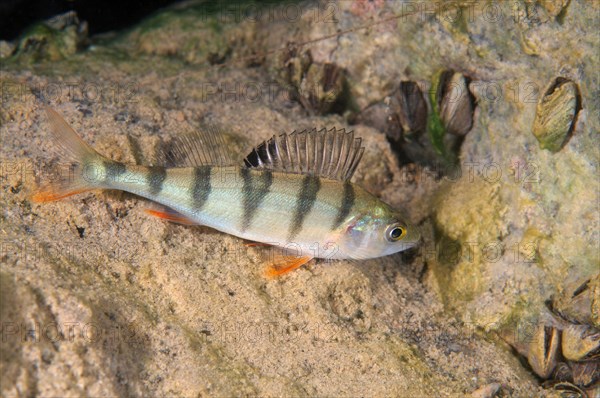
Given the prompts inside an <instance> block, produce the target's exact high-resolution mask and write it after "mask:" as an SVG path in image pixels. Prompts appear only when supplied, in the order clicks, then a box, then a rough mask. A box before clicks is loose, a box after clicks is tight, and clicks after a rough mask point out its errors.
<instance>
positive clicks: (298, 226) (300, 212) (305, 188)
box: [288, 175, 321, 242]
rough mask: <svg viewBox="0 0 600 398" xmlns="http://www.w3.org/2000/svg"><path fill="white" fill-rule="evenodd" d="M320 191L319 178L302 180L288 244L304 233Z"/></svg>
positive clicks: (309, 176)
mask: <svg viewBox="0 0 600 398" xmlns="http://www.w3.org/2000/svg"><path fill="white" fill-rule="evenodd" d="M319 189H321V180H319V177H315V176H312V175H307V176H306V177H304V179H303V180H302V188H300V193H299V195H298V199H297V201H296V209H295V210H294V217H293V219H292V224H291V225H290V229H289V231H288V242H292V241H293V240H294V238H295V237H296V236H298V234H299V233H300V232H301V231H302V226H303V224H304V220H305V219H306V216H308V213H310V210H311V209H312V207H313V206H314V204H315V202H316V201H317V194H318V193H319Z"/></svg>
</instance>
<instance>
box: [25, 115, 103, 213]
mask: <svg viewBox="0 0 600 398" xmlns="http://www.w3.org/2000/svg"><path fill="white" fill-rule="evenodd" d="M44 110H45V111H46V116H47V117H48V124H49V125H50V132H51V134H52V138H53V143H54V144H55V146H56V147H57V149H58V150H59V154H60V156H61V161H63V162H68V163H70V164H72V165H73V167H74V169H73V171H74V172H73V173H71V174H70V176H69V178H68V179H62V180H58V181H53V182H51V183H49V184H46V185H44V186H42V187H41V188H40V189H39V190H38V192H36V193H34V194H33V195H32V196H31V200H32V201H33V202H36V203H44V202H51V201H54V200H59V199H63V198H66V197H68V196H71V195H75V194H78V193H82V192H86V191H89V190H91V189H96V188H102V186H100V184H99V181H94V180H92V179H89V178H88V179H86V178H85V177H84V172H83V170H84V169H85V166H86V165H87V164H90V163H91V162H103V161H108V159H106V158H104V157H103V156H102V155H100V154H99V153H98V152H96V151H95V150H94V149H93V148H92V147H90V146H89V145H88V144H86V143H85V142H84V141H83V140H82V139H81V137H79V136H78V135H77V133H76V132H75V130H73V129H72V128H71V126H69V124H68V123H67V122H66V121H65V120H64V119H63V118H62V117H61V116H60V115H59V114H58V113H57V112H56V111H54V110H53V109H51V108H50V107H48V106H44Z"/></svg>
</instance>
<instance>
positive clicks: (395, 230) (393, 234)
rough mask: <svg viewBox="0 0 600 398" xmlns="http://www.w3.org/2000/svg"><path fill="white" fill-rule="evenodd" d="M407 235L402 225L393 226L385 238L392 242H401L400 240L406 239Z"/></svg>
mask: <svg viewBox="0 0 600 398" xmlns="http://www.w3.org/2000/svg"><path fill="white" fill-rule="evenodd" d="M405 235H406V228H404V227H402V226H400V225H391V226H390V227H389V228H388V229H387V231H386V233H385V237H386V238H387V240H388V241H390V242H396V241H399V240H400V239H402V238H404V236H405Z"/></svg>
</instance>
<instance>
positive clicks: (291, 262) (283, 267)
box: [265, 256, 312, 278]
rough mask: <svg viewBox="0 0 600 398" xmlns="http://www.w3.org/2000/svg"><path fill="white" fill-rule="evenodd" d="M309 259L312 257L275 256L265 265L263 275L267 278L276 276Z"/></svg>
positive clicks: (299, 265)
mask: <svg viewBox="0 0 600 398" xmlns="http://www.w3.org/2000/svg"><path fill="white" fill-rule="evenodd" d="M310 260H312V257H310V256H303V257H295V256H276V257H275V259H273V261H272V262H270V263H269V265H268V266H267V269H266V271H265V275H266V276H267V277H268V278H277V277H279V276H282V275H285V274H287V273H288V272H291V271H293V270H295V269H297V268H300V267H301V266H303V265H304V264H306V263H308V262H309V261H310Z"/></svg>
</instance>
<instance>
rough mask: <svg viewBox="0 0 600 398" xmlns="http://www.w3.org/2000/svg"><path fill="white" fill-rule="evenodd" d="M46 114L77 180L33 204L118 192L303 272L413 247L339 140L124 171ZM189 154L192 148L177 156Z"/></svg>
mask: <svg viewBox="0 0 600 398" xmlns="http://www.w3.org/2000/svg"><path fill="white" fill-rule="evenodd" d="M46 111H47V114H48V117H49V120H50V125H51V127H52V129H51V131H52V132H53V134H54V137H55V138H56V140H57V143H58V144H59V146H61V147H62V149H63V153H65V155H66V156H68V157H69V158H70V160H71V161H74V162H76V163H77V164H78V168H77V172H76V176H77V177H76V178H75V180H73V181H70V182H68V183H63V184H62V185H56V184H55V185H53V186H50V187H47V188H46V189H45V190H42V191H41V192H39V193H38V194H36V195H35V196H34V200H36V201H38V202H44V201H49V200H55V199H59V198H62V197H65V196H68V195H70V194H73V193H78V192H82V191H85V190H89V189H116V190H122V191H126V192H130V193H132V194H135V195H139V196H142V197H144V198H147V199H150V200H152V201H154V202H157V203H160V204H162V205H164V206H166V207H168V208H169V209H172V211H173V212H174V213H175V214H177V215H179V216H180V217H181V219H184V220H187V221H188V222H189V223H191V224H201V225H205V226H208V227H212V228H214V229H217V230H219V231H222V232H225V233H228V234H231V235H235V236H238V237H241V238H244V239H247V240H251V241H256V242H262V243H267V244H270V245H275V246H280V247H283V248H285V249H286V250H287V251H288V252H290V253H292V256H293V257H296V258H302V259H304V260H303V261H304V262H306V261H308V260H310V259H312V258H329V259H346V258H348V259H350V258H351V259H365V258H373V257H379V256H383V255H387V254H391V253H394V252H397V251H401V250H405V249H407V248H410V247H412V246H414V245H415V244H416V243H417V241H418V239H419V235H418V232H417V231H416V229H414V227H412V226H410V225H409V224H407V223H406V222H404V221H403V219H402V218H401V217H400V215H399V214H398V213H397V212H395V211H394V210H393V209H392V208H391V207H390V206H388V205H387V204H385V203H384V202H382V201H381V200H379V199H378V198H377V197H375V196H374V195H372V194H370V193H369V192H367V191H366V190H364V189H363V188H361V187H360V186H358V185H356V184H353V183H351V182H350V180H349V177H350V176H351V174H352V172H353V170H351V169H350V168H351V167H354V168H355V167H356V165H357V164H358V160H359V159H360V156H359V152H360V154H362V148H355V149H356V150H353V149H352V147H351V144H352V143H351V142H350V141H349V140H348V139H346V138H348V137H346V136H343V135H339V134H338V135H336V136H335V137H333V138H331V140H330V141H329V142H330V144H327V141H326V140H327V139H328V136H327V135H326V134H321V135H320V136H318V137H317V136H316V135H314V136H303V141H302V143H301V144H298V142H297V141H293V142H292V143H291V144H290V142H289V139H288V137H287V136H286V137H285V139H286V140H287V141H285V142H284V141H280V142H278V141H274V139H272V140H271V141H266V142H265V143H263V144H261V146H258V147H257V148H256V149H255V151H254V152H253V154H254V157H253V158H252V157H251V156H249V157H248V158H246V160H245V164H244V165H242V166H237V165H216V164H198V163H201V162H196V163H195V164H194V165H193V166H192V167H172V168H171V167H161V166H140V165H127V164H123V163H120V162H116V161H113V160H110V159H108V158H106V157H104V156H102V155H100V154H98V153H97V152H96V151H94V150H93V149H92V148H91V147H89V146H88V145H87V144H85V143H84V142H83V141H82V140H81V139H80V138H79V137H78V136H77V135H76V133H75V132H74V131H73V130H72V129H71V128H70V127H69V126H68V124H67V123H66V122H65V121H64V120H63V119H62V118H61V117H60V116H59V115H58V114H57V113H56V112H54V111H53V110H51V109H50V108H47V109H46ZM313 134H317V133H316V132H314V133H313ZM352 141H353V140H352ZM286 142H287V144H286ZM358 143H360V141H358ZM286 145H287V147H286ZM338 147H339V148H338ZM336 148H338V149H336ZM301 149H302V150H301ZM359 149H360V151H358V150H359ZM194 150H198V147H195V146H193V145H191V146H188V147H183V149H181V152H186V151H188V152H193V151H194ZM200 151H201V149H200ZM336 151H337V152H336ZM338 152H339V153H338ZM357 156H358V160H357V159H356V157H357ZM209 157H210V156H207V158H209ZM336 157H342V158H344V157H345V158H344V162H343V163H345V165H342V164H341V163H342V162H340V161H339V160H338V161H337V164H336V162H333V161H332V159H334V158H336ZM275 158H276V159H277V160H278V164H277V165H275V162H274V161H273V159H275ZM248 159H251V160H252V159H253V161H254V163H256V165H253V164H252V162H251V160H248ZM286 163H287V167H286ZM269 166H272V167H269ZM290 169H292V171H290ZM305 260H306V261H305ZM296 263H297V261H296V262H294V264H296Z"/></svg>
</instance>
